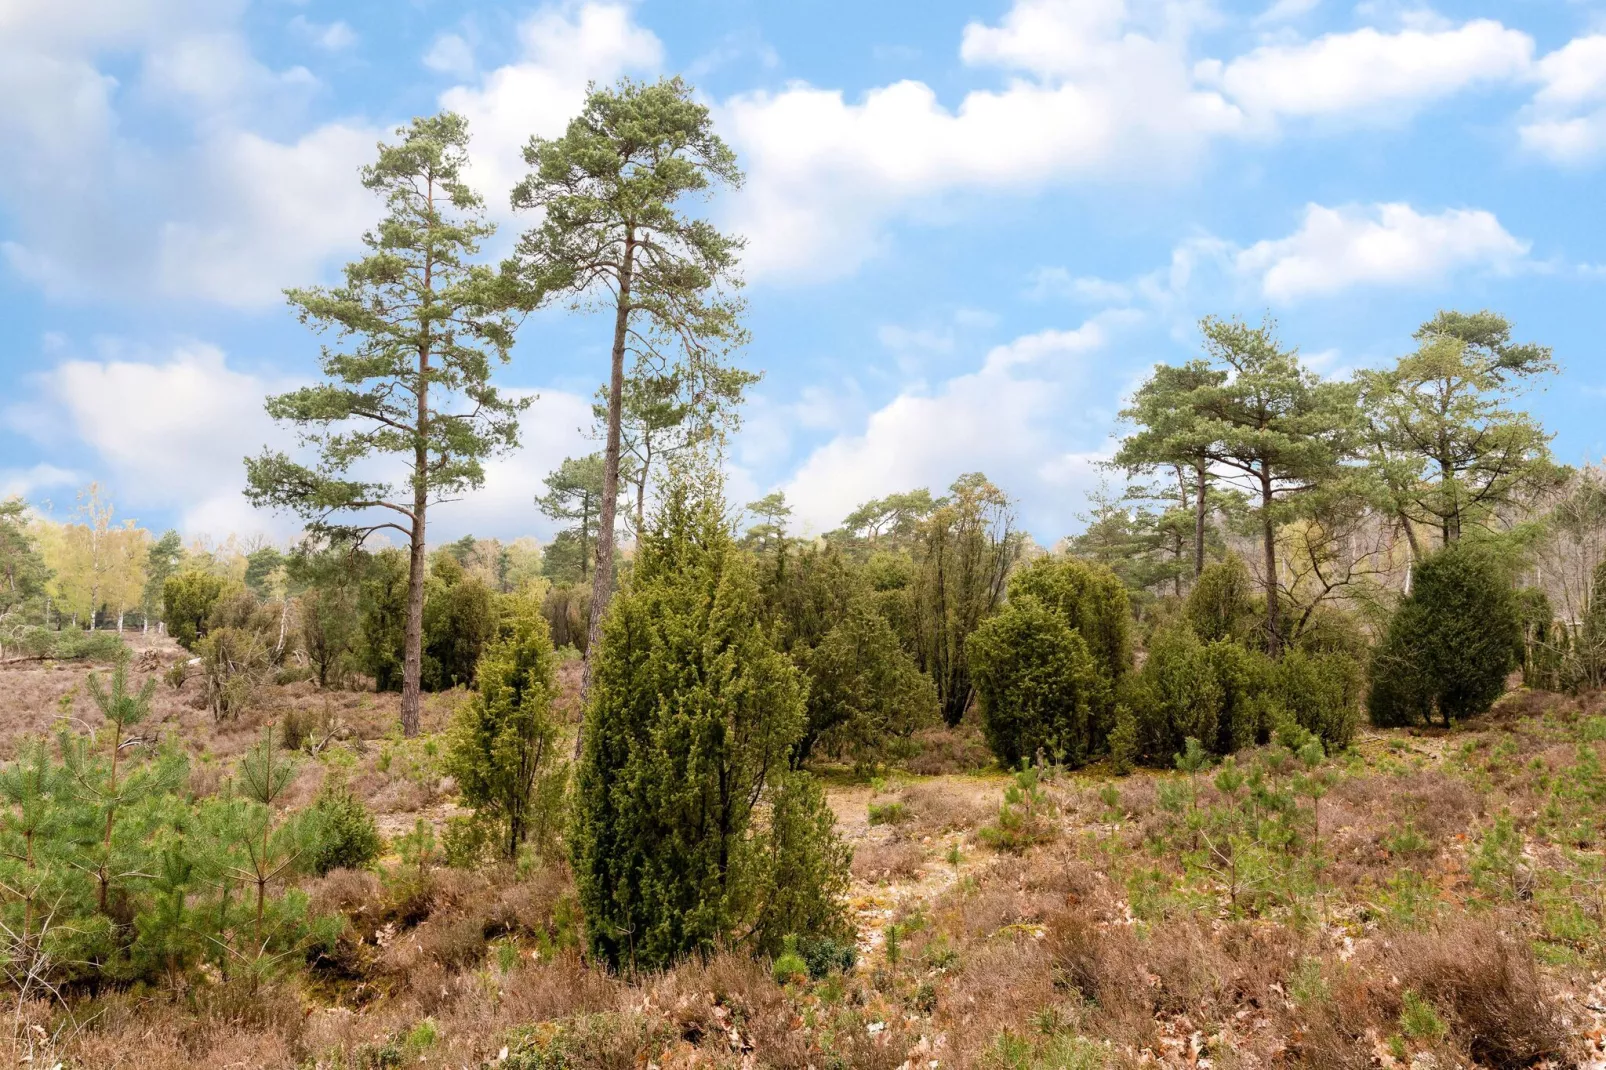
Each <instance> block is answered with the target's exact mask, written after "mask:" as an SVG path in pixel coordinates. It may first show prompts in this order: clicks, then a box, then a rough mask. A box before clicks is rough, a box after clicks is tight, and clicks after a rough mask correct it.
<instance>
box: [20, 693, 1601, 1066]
mask: <svg viewBox="0 0 1606 1070" xmlns="http://www.w3.org/2000/svg"><path fill="white" fill-rule="evenodd" d="M82 677H83V670H82V669H75V668H68V667H60V668H52V667H46V666H42V665H29V666H25V667H22V668H16V667H8V668H5V669H0V716H3V721H0V739H3V740H4V741H5V745H6V746H14V741H15V740H16V739H17V738H18V736H19V735H21V734H22V733H24V732H27V731H38V730H41V729H45V728H48V727H49V725H50V724H51V722H52V721H54V720H55V719H56V718H57V717H59V716H61V715H62V710H63V709H64V708H66V705H70V706H71V709H72V711H73V714H74V715H76V716H80V717H87V715H88V711H87V710H86V709H83V708H82V704H81V699H82ZM74 688H77V689H78V691H77V692H76V694H77V695H78V697H77V698H74V699H72V700H70V703H69V704H64V705H58V703H59V699H60V696H62V695H64V694H70V693H74ZM454 701H455V698H454V696H451V695H445V696H435V697H434V698H433V700H432V703H431V706H430V711H429V714H428V724H429V725H430V726H431V727H432V728H438V727H439V726H440V725H441V724H442V723H444V719H445V717H446V716H447V714H448V713H449V711H450V709H451V706H452V703H453V702H454ZM159 703H160V704H159V716H158V718H157V723H158V724H159V725H161V726H162V730H164V731H169V732H177V733H180V734H181V738H182V739H183V741H184V743H185V745H186V746H188V747H190V748H191V749H192V750H193V751H194V752H195V754H196V755H197V761H196V763H195V772H194V774H193V781H192V787H194V788H195V789H196V790H198V791H205V790H208V786H209V785H213V786H215V778H216V777H217V775H218V774H217V769H218V768H219V767H220V766H221V765H223V764H224V763H225V762H226V759H227V758H228V757H229V756H230V755H233V754H237V753H239V752H240V750H241V749H242V748H243V747H244V746H246V745H247V743H248V742H249V741H250V739H251V738H253V734H254V732H256V731H258V730H259V727H258V726H260V724H262V723H265V722H266V721H267V720H269V719H279V720H282V719H283V718H284V717H285V716H286V715H293V716H309V717H311V716H316V717H322V716H325V715H326V714H327V713H328V712H329V711H333V716H335V717H337V718H338V719H339V721H340V729H339V735H340V736H341V737H342V739H343V742H342V743H341V744H340V745H341V746H343V747H346V748H349V749H350V750H351V751H352V752H354V753H355V755H356V763H357V764H356V767H355V770H354V773H353V778H352V784H353V785H354V787H355V788H356V790H357V791H358V792H359V794H360V795H362V796H363V797H364V798H365V800H366V801H367V802H368V803H369V804H370V805H371V806H373V807H374V808H375V809H376V810H378V811H380V813H381V824H382V827H383V828H385V829H386V830H388V831H390V832H392V833H393V832H396V831H400V830H401V829H403V828H405V827H408V826H410V824H411V822H412V821H413V820H414V819H415V818H416V817H418V816H423V817H425V818H426V819H428V820H431V821H436V822H439V821H440V820H442V819H443V818H444V816H445V815H447V814H449V813H451V812H453V803H454V800H453V795H452V786H451V784H450V783H449V782H443V781H442V779H441V778H440V776H439V774H438V766H437V763H436V756H435V754H434V750H435V748H434V747H433V744H432V742H431V741H430V740H429V739H428V738H427V737H426V738H425V739H423V740H420V741H416V742H405V743H404V742H402V741H399V740H397V739H395V738H394V737H392V736H390V735H389V730H390V718H391V717H393V715H394V702H393V700H392V699H391V698H390V697H388V696H375V695H371V694H347V693H340V694H333V695H329V696H324V695H321V694H319V693H318V692H317V691H316V690H315V689H312V688H311V687H309V686H308V685H306V684H295V685H290V686H286V687H282V688H275V689H274V691H273V693H272V694H270V695H268V696H265V697H264V702H263V703H262V705H261V708H259V709H258V710H255V711H253V713H252V714H250V715H249V717H248V718H246V719H245V720H243V721H242V722H241V723H240V724H237V725H231V726H228V727H227V728H226V729H221V730H220V729H218V728H217V727H216V726H213V725H212V724H211V722H210V720H209V718H208V717H207V716H206V714H205V711H203V710H197V709H193V708H192V707H191V706H190V705H189V704H188V702H187V699H186V696H185V695H184V694H183V693H182V692H179V693H176V694H175V693H172V692H171V691H170V690H168V689H166V687H165V685H164V688H163V692H162V695H161V698H160V700H159ZM1599 707H1600V703H1599V700H1598V699H1594V698H1591V699H1588V700H1584V701H1576V700H1573V699H1566V698H1561V697H1558V696H1532V695H1527V694H1523V695H1518V696H1514V697H1513V698H1512V699H1511V700H1508V701H1507V702H1506V703H1505V704H1503V705H1502V707H1501V708H1500V709H1499V710H1498V711H1497V712H1496V714H1495V715H1492V716H1491V717H1490V718H1489V719H1488V721H1487V722H1485V723H1481V724H1478V725H1475V726H1472V727H1471V728H1470V729H1468V730H1461V731H1456V732H1450V733H1444V732H1431V733H1421V734H1404V733H1398V734H1397V733H1389V734H1382V735H1371V736H1368V737H1366V738H1364V739H1362V740H1361V741H1360V743H1359V744H1358V745H1357V747H1356V748H1355V750H1354V751H1353V752H1351V753H1350V754H1347V755H1343V756H1339V757H1337V758H1335V759H1333V760H1331V761H1329V762H1328V763H1326V764H1325V765H1324V766H1322V767H1320V768H1319V769H1314V770H1302V769H1297V768H1294V767H1291V766H1289V765H1288V763H1287V762H1286V761H1285V760H1284V759H1283V758H1281V757H1280V756H1279V755H1277V754H1274V753H1269V752H1268V753H1265V754H1261V755H1255V754H1247V755H1240V756H1239V757H1238V759H1237V769H1238V770H1239V771H1240V772H1242V773H1244V774H1246V776H1247V777H1248V779H1249V781H1250V782H1249V783H1247V784H1239V783H1235V782H1234V780H1233V779H1232V778H1231V777H1230V776H1218V775H1217V774H1218V773H1219V772H1220V770H1212V771H1209V772H1206V773H1202V774H1200V775H1199V776H1197V777H1195V778H1192V779H1189V778H1186V777H1183V776H1181V775H1179V774H1165V775H1158V774H1154V773H1139V774H1135V775H1133V776H1131V777H1128V778H1124V779H1120V780H1114V779H1103V778H1100V777H1098V776H1096V775H1088V776H1068V775H1062V776H1059V777H1057V778H1049V779H1047V780H1044V781H1043V782H1041V783H1029V782H1024V781H1023V782H1021V783H1015V782H1013V781H1011V780H1010V779H1009V778H1006V777H1004V776H1002V775H1000V774H997V773H993V774H991V775H989V776H985V777H976V776H969V775H959V774H957V773H949V774H945V775H942V776H939V777H932V778H922V777H915V776H909V777H907V778H906V779H903V780H898V779H893V780H892V781H891V782H888V783H883V782H879V781H878V782H876V783H874V784H867V783H864V782H861V781H854V780H846V779H838V780H836V781H834V782H833V784H832V787H831V789H830V794H831V801H832V804H833V807H834V809H835V811H836V813H837V815H838V823H839V827H840V828H841V830H842V832H843V835H844V836H846V837H847V838H848V839H849V840H850V841H851V842H852V843H853V844H854V846H855V848H856V855H855V859H854V863H853V872H854V878H855V879H854V885H853V889H852V899H851V902H850V904H849V905H850V908H851V910H852V912H853V914H854V916H855V918H856V919H857V920H858V922H859V926H860V940H859V952H860V954H859V961H858V963H857V965H856V966H855V967H854V968H853V969H852V970H850V971H848V972H847V973H842V972H824V973H822V975H821V976H818V977H815V978H812V979H809V980H807V981H800V980H797V979H791V980H788V981H787V982H786V983H784V984H783V983H778V982H777V981H776V980H775V979H773V978H772V977H771V976H770V973H769V967H768V964H767V963H764V962H758V961H754V960H753V959H752V958H750V957H748V956H746V955H743V954H740V953H737V952H732V953H728V954H722V955H719V956H716V957H714V958H712V959H710V960H708V961H704V962H690V963H686V964H684V965H682V966H681V967H680V968H678V969H675V970H673V971H670V972H668V973H664V974H659V975H651V976H640V977H621V976H615V975H610V974H608V973H606V972H605V971H602V970H600V969H597V968H595V967H593V966H591V965H589V964H588V963H587V962H586V961H585V960H584V958H583V956H582V955H581V953H580V946H581V941H580V934H581V931H582V921H581V918H580V917H579V914H578V908H577V905H576V902H575V898H574V894H573V888H572V884H571V881H570V879H569V877H568V875H567V874H566V872H565V871H564V870H563V868H562V866H561V865H558V864H552V863H549V864H547V865H545V866H542V867H537V868H534V869H533V870H528V871H526V872H524V873H518V872H514V871H512V870H501V869H493V870H483V871H477V872H464V871H458V870H452V869H449V868H445V867H436V868H433V869H431V870H429V871H428V872H427V873H426V874H425V877H424V879H423V880H422V881H421V882H420V881H418V880H416V879H412V878H410V877H408V876H407V875H404V874H402V873H399V872H398V871H397V869H396V867H395V864H394V862H387V863H385V864H382V865H381V866H380V867H379V871H378V872H352V871H344V870H337V871H336V872H334V873H332V874H330V875H329V876H327V877H325V878H323V879H321V880H317V881H311V882H309V883H308V884H307V885H306V891H307V892H308V894H309V896H310V898H311V903H312V907H313V909H314V911H316V912H318V913H323V914H334V915H340V916H342V917H343V918H344V919H345V928H344V932H343V935H342V936H341V938H340V940H339V941H338V943H337V944H336V946H335V947H334V948H333V949H332V950H330V951H328V952H324V953H320V954H319V955H318V957H317V958H315V959H314V960H313V961H310V962H309V963H307V964H306V967H305V969H303V970H296V971H292V972H291V973H290V974H289V975H287V978H286V979H285V980H281V981H278V982H275V983H272V984H266V985H262V986H259V987H257V988H256V989H255V990H252V989H250V988H247V987H245V986H243V985H242V984H241V983H240V982H237V981H236V982H230V983H223V982H221V981H219V980H217V979H210V980H207V979H200V980H195V981H190V982H186V983H184V984H182V985H179V986H177V987H174V988H170V989H151V990H123V991H103V992H100V993H98V994H92V993H63V994H62V999H60V1000H53V999H50V1000H33V1001H30V1002H28V1003H25V1004H23V1005H21V1006H20V1007H16V1008H15V1017H14V1020H13V1023H12V1025H11V1027H9V1028H7V1029H5V1030H0V1032H3V1033H5V1034H6V1035H7V1037H8V1039H6V1040H4V1041H3V1042H0V1043H3V1045H5V1046H7V1047H8V1050H7V1051H5V1052H4V1053H3V1056H4V1057H7V1058H10V1059H11V1061H12V1062H13V1063H16V1064H19V1065H31V1066H56V1065H58V1064H60V1065H61V1066H62V1067H63V1068H64V1070H65V1068H67V1067H84V1068H88V1067H95V1068H101V1067H107V1068H114V1067H131V1068H132V1067H138V1068H139V1070H165V1068H169V1067H171V1068H175V1070H176V1068H184V1070H193V1068H195V1067H252V1068H280V1067H283V1068H304V1070H310V1068H328V1070H335V1068H341V1070H371V1068H381V1067H402V1066H408V1067H411V1066H419V1067H441V1068H446V1067H452V1068H458V1067H482V1066H486V1067H490V1066H494V1067H503V1068H525V1070H532V1068H557V1067H564V1068H595V1070H605V1068H627V1067H630V1068H633V1067H646V1066H656V1067H662V1068H669V1067H684V1066H707V1067H732V1068H738V1067H741V1068H746V1067H762V1066H768V1067H783V1068H791V1067H796V1068H799V1070H801V1068H804V1067H817V1068H827V1067H839V1068H849V1067H852V1068H860V1067H863V1068H872V1070H873V1068H885V1070H903V1068H909V1070H913V1068H914V1067H926V1068H931V1067H943V1068H947V1067H954V1068H969V1067H976V1068H982V1067H989V1068H1021V1070H1030V1068H1051V1067H1052V1068H1073V1067H1074V1068H1093V1067H1104V1066H1109V1067H1126V1066H1134V1067H1135V1066H1140V1065H1165V1066H1175V1067H1184V1066H1187V1067H1203V1066H1214V1067H1220V1068H1226V1067H1232V1068H1237V1067H1294V1066H1300V1067H1312V1068H1329V1067H1331V1068H1349V1067H1355V1068H1362V1067H1388V1068H1401V1070H1403V1068H1406V1067H1412V1068H1415V1070H1427V1068H1428V1067H1440V1068H1446V1067H1450V1066H1457V1065H1477V1066H1487V1067H1495V1068H1501V1070H1507V1068H1512V1070H1514V1068H1519V1067H1529V1066H1572V1065H1584V1064H1586V1063H1588V1062H1589V1061H1590V1060H1594V1061H1595V1063H1596V1065H1599V1064H1600V1061H1601V1060H1602V1059H1603V1058H1606V1050H1603V1047H1602V1044H1603V1041H1602V1036H1603V1022H1606V1012H1603V1010H1602V1007H1603V1005H1606V1004H1603V1000H1606V983H1603V982H1601V980H1600V978H1601V976H1602V969H1603V967H1606V944H1603V931H1606V928H1603V927H1606V861H1603V855H1602V837H1603V835H1606V810H1603V808H1602V804H1606V764H1603V763H1606V717H1602V716H1601V715H1600V713H1599ZM964 746H965V745H964V743H963V741H961V742H960V743H957V744H953V745H952V746H948V747H946V748H944V747H943V746H933V747H931V748H929V750H930V751H931V752H933V753H936V754H937V756H938V758H940V759H941V760H942V761H945V762H946V761H949V760H951V759H952V752H955V751H959V752H962V751H963V749H964ZM932 760H933V761H936V760H938V759H932ZM961 764H963V763H961ZM319 767H320V763H319V762H318V761H315V760H309V761H306V762H304V763H303V771H302V774H301V780H300V782H299V783H298V784H297V786H296V789H295V792H294V793H293V794H294V798H296V799H302V800H304V799H306V798H309V797H310V795H311V793H312V792H313V791H314V790H315V786H316V783H317V781H318V779H319V777H320V776H321V773H320V768H319ZM1006 791H1007V792H1008V795H1007V796H1006Z"/></svg>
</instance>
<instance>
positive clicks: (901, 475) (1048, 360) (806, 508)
mask: <svg viewBox="0 0 1606 1070" xmlns="http://www.w3.org/2000/svg"><path fill="white" fill-rule="evenodd" d="M1105 341H1106V331H1105V328H1104V326H1103V325H1102V324H1101V323H1100V322H1099V321H1097V320H1093V321H1089V322H1088V323H1086V324H1083V325H1082V326H1081V327H1079V328H1076V329H1074V330H1047V331H1041V332H1038V333H1035V334H1029V335H1024V336H1022V337H1020V338H1017V339H1015V340H1014V341H1012V342H1009V343H1007V344H1004V345H1000V346H996V347H994V348H993V349H992V350H990V351H989V352H988V353H987V355H986V356H985V358H984V359H983V361H982V364H981V367H980V368H979V369H978V370H976V371H974V372H969V373H966V374H964V375H960V376H956V377H954V378H952V379H950V380H948V381H946V382H944V383H942V384H941V385H940V386H938V387H937V388H936V389H927V388H925V387H922V386H911V387H909V388H907V389H905V390H903V391H902V392H900V393H899V394H898V395H897V396H896V397H894V398H893V399H892V400H891V401H890V402H888V403H887V404H885V405H883V406H882V407H880V408H879V409H876V410H875V411H874V412H872V413H870V414H869V416H868V417H867V418H866V419H865V421H864V423H863V425H862V426H861V427H858V428H855V429H852V430H849V431H846V432H844V433H842V434H839V435H838V436H836V437H835V438H833V439H831V440H830V441H829V442H827V443H826V444H824V445H822V446H820V447H819V448H818V449H816V450H814V451H813V452H812V453H811V454H810V455H809V456H808V457H807V458H806V459H805V460H804V461H803V463H802V465H801V466H800V467H799V468H798V470H797V471H796V473H795V474H794V475H793V476H792V477H791V478H790V479H789V480H788V481H787V482H786V483H785V485H784V486H783V488H782V489H783V490H784V491H785V493H786V497H787V500H788V501H789V502H790V503H791V504H792V507H793V515H794V518H795V519H794V523H795V524H796V525H797V526H798V527H799V528H800V530H802V531H805V532H821V531H827V530H830V529H831V528H834V527H836V526H837V525H838V524H839V523H841V520H842V518H843V517H844V516H846V515H847V514H848V513H849V512H851V511H852V510H853V509H854V508H855V507H856V506H858V505H859V504H861V503H863V502H865V501H868V500H869V499H871V498H876V497H880V496H882V495H885V494H888V493H892V492H896V491H904V490H910V489H912V488H915V487H930V488H932V490H933V491H937V492H940V491H942V490H943V489H944V488H946V487H947V486H948V485H949V484H950V483H952V482H953V481H954V480H955V479H956V478H957V477H959V476H960V475H962V474H964V473H966V472H974V471H978V470H979V471H983V472H986V473H987V474H988V475H989V476H991V477H992V478H993V479H994V480H995V481H996V482H998V483H999V484H1000V485H1001V486H1002V487H1003V488H1004V489H1005V490H1006V491H1007V492H1009V493H1010V494H1012V495H1014V496H1016V497H1018V498H1020V499H1021V500H1022V501H1023V502H1025V503H1026V506H1025V508H1024V510H1023V514H1022V519H1023V521H1024V522H1025V523H1026V525H1027V526H1028V528H1029V529H1030V530H1032V531H1033V532H1034V533H1035V534H1036V535H1038V537H1039V538H1042V539H1047V540H1050V541H1052V540H1053V539H1055V538H1058V537H1059V536H1060V535H1061V534H1063V533H1064V531H1065V530H1067V529H1068V528H1069V527H1070V526H1071V525H1072V524H1073V523H1074V519H1075V518H1074V517H1073V516H1072V515H1071V512H1072V510H1071V508H1070V506H1069V505H1068V504H1066V503H1070V502H1073V501H1076V500H1079V496H1078V494H1077V492H1078V491H1080V490H1083V489H1085V488H1087V487H1090V486H1092V485H1093V483H1094V482H1096V479H1097V475H1096V464H1095V462H1096V461H1097V459H1098V454H1097V453H1096V449H1097V447H1098V445H1099V443H1098V442H1097V441H1079V440H1078V434H1079V431H1078V428H1079V427H1081V428H1082V430H1083V431H1085V430H1086V429H1087V428H1088V427H1094V426H1098V427H1101V428H1102V424H1101V423H1100V422H1099V421H1088V422H1087V424H1086V425H1082V424H1081V423H1080V422H1079V421H1075V420H1072V419H1069V418H1068V416H1069V415H1070V414H1072V413H1074V412H1075V411H1076V409H1077V407H1078V402H1079V396H1078V395H1079V392H1078V389H1077V388H1078V384H1079V383H1081V382H1082V381H1083V379H1084V378H1085V376H1086V373H1087V362H1088V361H1089V359H1090V358H1091V356H1092V354H1094V353H1095V352H1096V351H1097V350H1098V349H1100V348H1101V347H1102V346H1103V345H1104V343H1105ZM1098 437H1100V438H1101V437H1102V429H1101V430H1100V431H1099V432H1098Z"/></svg>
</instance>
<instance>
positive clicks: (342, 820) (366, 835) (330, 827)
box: [307, 775, 385, 877]
mask: <svg viewBox="0 0 1606 1070" xmlns="http://www.w3.org/2000/svg"><path fill="white" fill-rule="evenodd" d="M312 810H313V813H314V814H315V815H316V817H317V832H318V835H317V843H316V846H314V847H313V849H312V851H311V854H310V856H309V857H308V860H307V868H308V869H310V870H311V871H312V872H313V873H316V874H317V875H318V876H320V877H321V876H323V875H324V874H325V873H328V872H329V871H330V870H332V869H366V868H367V867H368V866H370V865H372V864H373V862H374V860H375V859H377V858H378V857H379V855H380V853H381V852H382V851H383V850H384V846H385V844H384V841H383V840H382V839H381V838H380V836H379V826H378V825H377V824H375V822H374V815H373V813H372V811H370V810H369V809H368V807H366V806H364V805H363V802H362V800H361V799H359V798H357V796H355V795H354V794H352V791H351V788H350V787H349V786H348V785H347V784H346V782H345V780H344V779H343V778H341V777H338V776H333V775H331V777H330V778H329V780H328V781H327V782H326V783H325V784H324V786H323V788H322V789H320V790H319V792H318V798H317V799H316V800H315V801H314V802H313V804H312Z"/></svg>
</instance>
